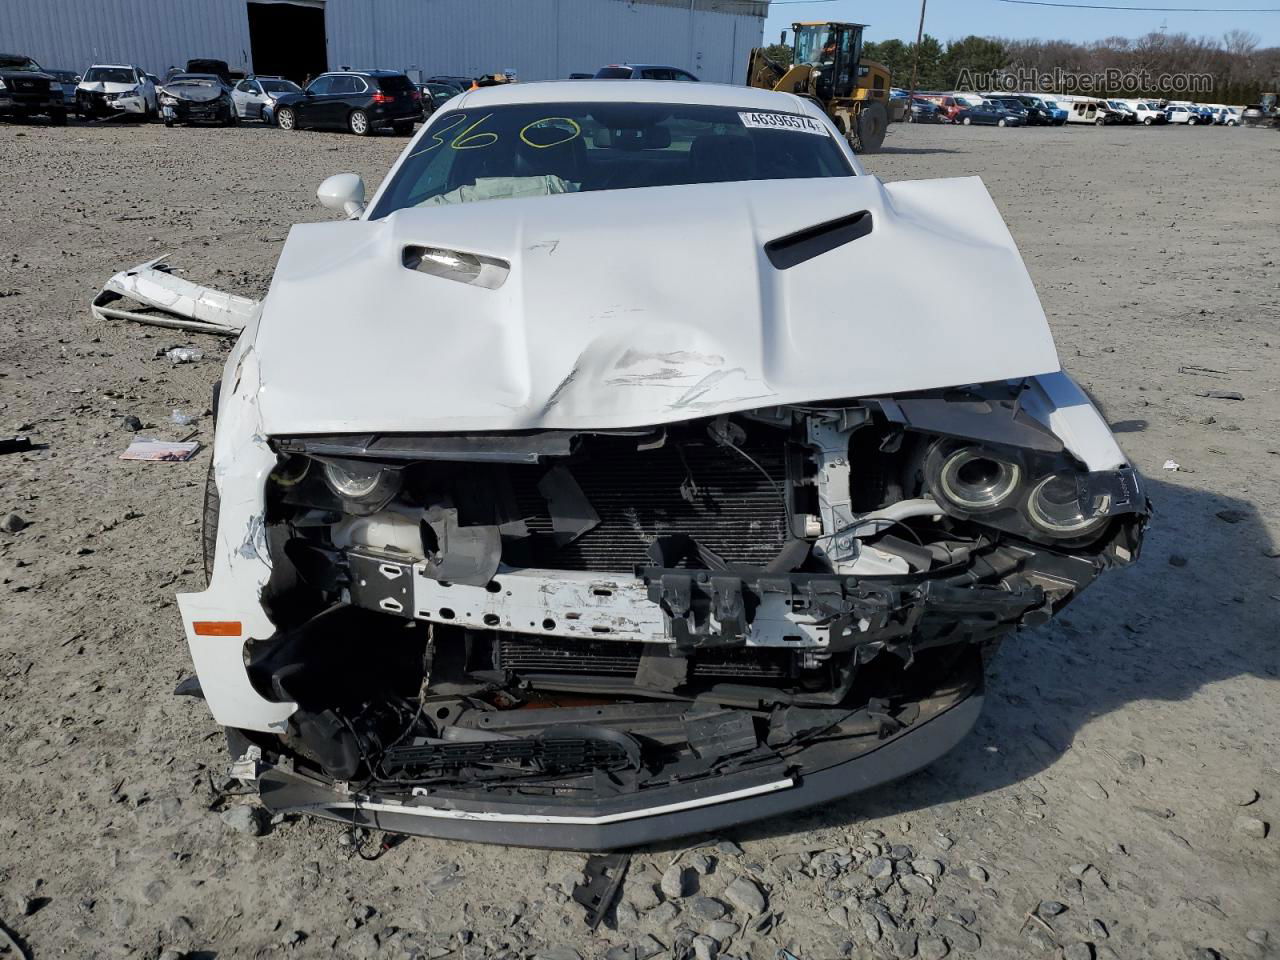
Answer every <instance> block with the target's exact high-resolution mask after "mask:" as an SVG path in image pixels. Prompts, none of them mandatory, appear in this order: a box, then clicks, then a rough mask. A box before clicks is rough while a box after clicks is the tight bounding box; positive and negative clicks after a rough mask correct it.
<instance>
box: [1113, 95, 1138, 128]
mask: <svg viewBox="0 0 1280 960" xmlns="http://www.w3.org/2000/svg"><path fill="white" fill-rule="evenodd" d="M1106 104H1107V109H1109V110H1114V111H1115V112H1116V113H1118V114H1119V115H1120V121H1119V122H1120V123H1137V122H1138V111H1137V110H1135V109H1133V107H1131V106H1130V105H1129V104H1128V103H1126V102H1125V101H1124V100H1108V101H1106Z"/></svg>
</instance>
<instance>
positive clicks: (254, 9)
mask: <svg viewBox="0 0 1280 960" xmlns="http://www.w3.org/2000/svg"><path fill="white" fill-rule="evenodd" d="M249 47H250V49H251V50H252V52H253V72H254V73H256V74H258V75H259V76H268V77H271V76H279V77H288V78H289V79H290V80H293V81H294V82H296V83H305V82H306V81H307V79H309V78H310V77H314V76H317V75H318V74H321V73H324V72H325V71H326V70H328V69H329V57H328V54H327V53H326V51H325V39H324V7H323V6H322V5H320V4H317V3H288V2H280V0H266V2H254V0H249Z"/></svg>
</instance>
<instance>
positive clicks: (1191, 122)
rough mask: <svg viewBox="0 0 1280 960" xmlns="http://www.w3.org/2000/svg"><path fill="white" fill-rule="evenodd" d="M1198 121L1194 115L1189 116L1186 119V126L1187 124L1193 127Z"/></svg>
mask: <svg viewBox="0 0 1280 960" xmlns="http://www.w3.org/2000/svg"><path fill="white" fill-rule="evenodd" d="M1198 122H1199V121H1197V120H1196V118H1195V117H1189V118H1188V119H1187V126H1188V127H1194V126H1195V125H1196V124H1197V123H1198Z"/></svg>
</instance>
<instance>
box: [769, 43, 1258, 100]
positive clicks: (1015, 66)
mask: <svg viewBox="0 0 1280 960" xmlns="http://www.w3.org/2000/svg"><path fill="white" fill-rule="evenodd" d="M1259 43H1260V41H1259V38H1258V36H1257V35H1256V34H1253V33H1249V32H1248V31H1244V30H1232V31H1230V32H1228V33H1227V34H1225V35H1224V36H1223V37H1222V38H1221V39H1213V38H1210V37H1199V38H1197V37H1192V36H1191V35H1190V34H1186V33H1163V32H1159V31H1156V32H1152V33H1148V34H1147V35H1146V36H1143V37H1138V38H1137V39H1129V38H1127V37H1107V38H1106V39H1104V40H1098V41H1096V42H1094V43H1072V42H1070V41H1067V40H1012V39H1007V38H1002V37H978V36H968V37H965V38H964V39H963V40H951V41H948V42H947V43H945V44H944V43H942V42H941V41H939V40H938V39H937V38H936V37H932V36H930V35H929V34H925V35H924V38H923V39H922V40H921V42H920V45H919V47H920V48H919V59H918V61H917V56H916V55H917V50H916V44H915V43H907V42H905V41H902V40H881V41H879V42H867V43H864V44H863V52H862V56H863V58H864V59H866V60H874V61H876V62H878V63H882V64H884V65H885V66H886V67H888V68H889V72H890V74H891V75H892V77H893V85H894V86H896V87H904V88H905V87H906V86H908V85H909V84H910V82H911V71H912V66H913V64H915V65H916V84H915V86H916V89H917V90H950V89H953V88H954V87H955V86H956V84H957V83H958V82H959V78H960V75H961V73H962V72H964V71H968V73H969V74H970V75H971V76H976V75H986V74H991V73H993V72H994V73H1013V74H1017V73H1018V72H1020V71H1028V70H1031V71H1036V72H1039V73H1046V74H1052V73H1054V72H1055V71H1062V72H1064V73H1067V74H1076V75H1081V74H1086V75H1105V74H1106V72H1107V71H1108V70H1113V71H1117V72H1118V74H1120V75H1123V74H1130V75H1134V74H1136V75H1139V76H1148V77H1151V78H1152V79H1153V80H1155V79H1158V78H1159V77H1160V76H1162V75H1180V74H1181V75H1186V74H1198V75H1207V76H1209V77H1211V78H1212V84H1213V91H1212V93H1211V94H1210V93H1202V94H1197V95H1194V96H1188V97H1186V98H1185V99H1197V100H1201V101H1205V102H1215V103H1245V104H1247V103H1256V102H1257V100H1258V94H1260V93H1263V92H1266V91H1275V90H1276V89H1277V87H1280V47H1260V46H1259ZM767 53H768V55H769V56H770V57H772V58H773V59H775V60H778V61H780V62H783V63H789V62H790V60H791V51H790V49H789V48H787V47H785V46H782V45H781V44H774V45H773V46H771V47H769V48H767ZM1059 92H1065V91H1059ZM1094 93H1095V94H1096V95H1097V96H1125V97H1147V96H1150V97H1161V96H1169V94H1168V93H1164V92H1162V91H1161V90H1159V89H1156V88H1154V86H1153V87H1152V88H1150V89H1137V90H1134V89H1130V88H1125V87H1117V88H1115V89H1107V88H1105V87H1104V88H1100V89H1095V91H1094Z"/></svg>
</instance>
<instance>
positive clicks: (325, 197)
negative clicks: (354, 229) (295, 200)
mask: <svg viewBox="0 0 1280 960" xmlns="http://www.w3.org/2000/svg"><path fill="white" fill-rule="evenodd" d="M316 197H317V198H318V199H319V201H320V203H321V204H322V205H323V206H325V207H328V208H329V209H330V210H336V211H338V212H339V213H345V214H346V215H347V217H348V218H350V219H352V220H354V219H355V218H356V217H358V216H360V214H362V213H364V181H363V180H361V179H360V177H359V175H357V174H354V173H335V174H334V175H333V176H332V177H329V178H328V179H327V180H325V182H324V183H322V184H320V189H319V190H317V191H316Z"/></svg>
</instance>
